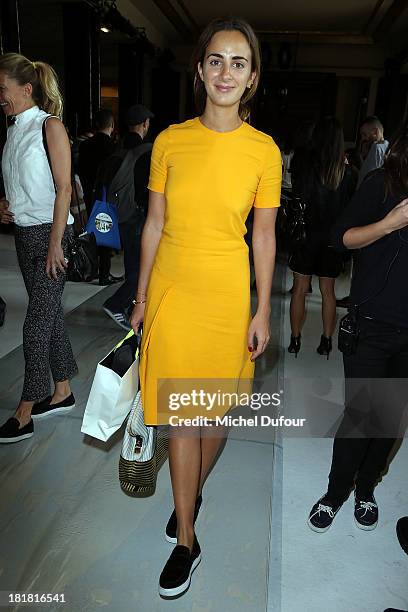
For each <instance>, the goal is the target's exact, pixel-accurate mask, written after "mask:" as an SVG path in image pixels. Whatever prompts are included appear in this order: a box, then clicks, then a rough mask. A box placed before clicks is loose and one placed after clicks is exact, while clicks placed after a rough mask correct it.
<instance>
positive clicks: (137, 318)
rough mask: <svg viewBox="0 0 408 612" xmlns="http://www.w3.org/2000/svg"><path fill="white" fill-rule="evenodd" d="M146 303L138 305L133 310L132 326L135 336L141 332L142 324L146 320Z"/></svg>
mask: <svg viewBox="0 0 408 612" xmlns="http://www.w3.org/2000/svg"><path fill="white" fill-rule="evenodd" d="M145 305H146V304H145V303H143V304H136V305H135V306H134V308H133V310H132V314H131V316H130V325H131V326H132V329H133V331H134V332H135V334H137V332H138V331H139V327H140V324H141V323H142V322H143V319H144V311H145Z"/></svg>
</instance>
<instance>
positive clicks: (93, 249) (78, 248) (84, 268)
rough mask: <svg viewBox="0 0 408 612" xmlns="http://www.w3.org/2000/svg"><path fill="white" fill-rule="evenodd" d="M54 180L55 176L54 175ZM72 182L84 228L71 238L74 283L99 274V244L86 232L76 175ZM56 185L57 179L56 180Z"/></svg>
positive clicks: (70, 275) (70, 277) (70, 266)
mask: <svg viewBox="0 0 408 612" xmlns="http://www.w3.org/2000/svg"><path fill="white" fill-rule="evenodd" d="M45 122H46V120H45V121H44V122H43V124H42V137H43V145H44V149H45V152H46V154H47V159H48V164H49V166H50V170H51V174H52V166H51V160H50V154H49V151H48V143H47V135H46V132H45ZM53 180H54V176H53ZM71 183H72V187H73V190H74V192H75V199H76V203H77V206H78V217H79V221H80V225H81V228H82V233H80V234H79V235H74V236H73V237H72V238H70V244H69V254H68V268H67V280H69V281H72V282H74V283H84V282H85V283H89V282H91V281H92V280H93V279H94V278H96V276H98V263H99V262H98V246H97V244H96V239H95V235H94V234H87V233H86V232H85V229H84V227H85V224H84V220H83V217H82V212H81V207H80V205H79V197H78V190H77V186H76V181H75V177H74V176H72V177H71ZM54 185H55V181H54Z"/></svg>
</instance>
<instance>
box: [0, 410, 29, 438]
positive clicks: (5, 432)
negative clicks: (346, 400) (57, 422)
mask: <svg viewBox="0 0 408 612" xmlns="http://www.w3.org/2000/svg"><path fill="white" fill-rule="evenodd" d="M33 433H34V424H33V421H32V420H31V421H30V422H29V423H27V425H25V426H24V427H21V428H20V421H19V420H18V419H16V418H15V417H11V419H9V420H8V421H6V422H5V423H4V425H2V426H1V427H0V444H10V443H11V442H20V441H21V440H27V439H28V438H31V437H32V435H33Z"/></svg>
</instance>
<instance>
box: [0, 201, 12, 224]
mask: <svg viewBox="0 0 408 612" xmlns="http://www.w3.org/2000/svg"><path fill="white" fill-rule="evenodd" d="M9 206H10V204H9V202H8V201H7V200H6V198H1V199H0V222H1V223H4V224H6V225H7V224H8V223H13V221H14V215H13V213H12V212H10V211H9V209H8V208H9Z"/></svg>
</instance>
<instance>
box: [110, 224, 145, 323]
mask: <svg viewBox="0 0 408 612" xmlns="http://www.w3.org/2000/svg"><path fill="white" fill-rule="evenodd" d="M119 231H120V239H121V242H122V247H123V263H124V266H125V281H124V283H123V284H122V285H121V286H120V287H119V289H118V290H117V291H116V292H115V293H114V294H113V295H112V296H111V297H110V298H108V299H107V300H106V302H105V304H104V306H106V308H109V310H112V311H113V312H124V313H125V314H127V310H128V308H129V307H130V305H131V303H132V299H134V297H135V292H136V285H137V281H138V278H139V267H140V239H141V227H140V223H138V222H137V223H136V222H129V223H120V224H119Z"/></svg>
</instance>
